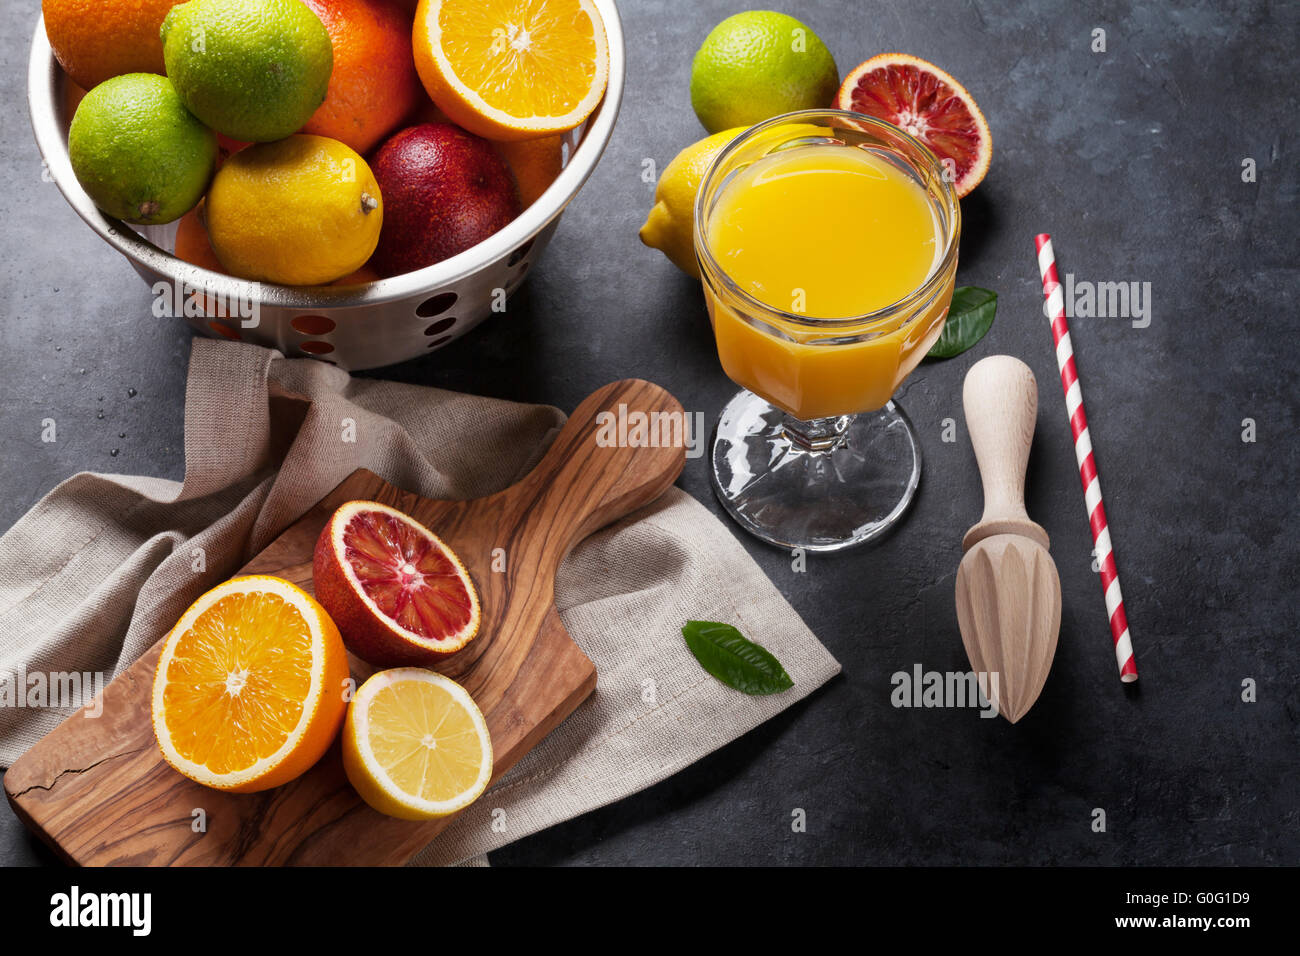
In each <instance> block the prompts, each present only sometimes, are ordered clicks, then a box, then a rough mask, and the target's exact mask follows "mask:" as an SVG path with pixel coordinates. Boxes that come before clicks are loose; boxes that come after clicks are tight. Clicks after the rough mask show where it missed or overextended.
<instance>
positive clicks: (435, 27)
mask: <svg viewBox="0 0 1300 956" xmlns="http://www.w3.org/2000/svg"><path fill="white" fill-rule="evenodd" d="M412 44H413V47H414V51H415V67H416V69H417V70H418V71H419V73H420V79H421V80H422V81H423V82H424V88H425V89H426V90H428V91H429V96H430V98H431V99H432V100H433V101H434V102H435V103H436V104H438V108H439V109H440V110H442V112H443V113H445V114H446V115H447V116H448V117H449V118H450V119H451V120H452V121H453V122H455V123H456V124H458V125H459V126H461V127H463V128H465V129H467V130H469V131H470V132H471V133H477V134H478V135H479V136H483V137H486V138H488V139H495V140H512V139H533V138H535V137H538V136H546V135H548V134H551V133H562V132H564V131H565V130H569V129H573V128H574V127H575V126H577V125H578V124H579V123H581V122H582V121H583V120H585V119H586V118H587V117H588V116H589V115H591V112H592V110H594V109H595V108H596V105H597V104H598V103H599V102H600V98H601V96H603V95H604V92H605V86H606V84H607V83H608V82H609V40H608V38H607V37H606V36H605V26H604V24H603V22H602V21H601V19H600V13H599V12H598V11H597V10H596V7H595V4H593V3H592V2H591V0H420V4H419V6H418V7H417V8H416V11H415V26H414V31H413V36H412Z"/></svg>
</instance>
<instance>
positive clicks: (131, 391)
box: [126, 388, 136, 398]
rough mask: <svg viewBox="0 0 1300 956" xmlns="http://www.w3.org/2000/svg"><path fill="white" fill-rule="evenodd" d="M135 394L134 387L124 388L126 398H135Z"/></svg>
mask: <svg viewBox="0 0 1300 956" xmlns="http://www.w3.org/2000/svg"><path fill="white" fill-rule="evenodd" d="M135 396H136V391H135V389H133V388H128V389H127V390H126V397H127V398H135Z"/></svg>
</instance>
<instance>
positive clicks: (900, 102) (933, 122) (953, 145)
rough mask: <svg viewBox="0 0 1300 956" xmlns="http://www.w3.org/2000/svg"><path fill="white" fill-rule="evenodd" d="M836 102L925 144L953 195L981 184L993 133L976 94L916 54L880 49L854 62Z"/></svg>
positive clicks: (990, 156) (989, 156)
mask: <svg viewBox="0 0 1300 956" xmlns="http://www.w3.org/2000/svg"><path fill="white" fill-rule="evenodd" d="M835 106H836V107H837V108H838V109H842V110H852V111H853V112H855V113H865V114H866V115H867V116H874V117H875V118H876V119H882V120H884V121H885V122H887V123H893V124H894V125H895V126H897V127H898V128H899V129H901V130H903V131H905V132H907V133H911V134H912V135H913V136H915V137H916V138H917V139H919V140H920V141H921V142H923V143H924V144H925V145H926V146H928V147H930V151H931V152H933V153H934V154H935V155H936V156H938V157H939V160H940V161H941V162H942V163H943V164H944V167H945V169H946V171H947V175H948V176H949V177H951V180H952V184H953V187H954V188H955V189H956V191H957V196H958V198H961V197H963V196H965V195H967V194H968V193H969V192H970V191H971V190H973V189H974V188H975V187H976V186H978V185H979V184H980V182H981V181H982V180H983V179H984V174H985V173H987V172H988V169H989V163H990V162H991V161H992V159H993V134H992V133H991V132H989V124H988V122H987V121H986V120H985V119H984V114H983V113H982V112H980V108H979V106H978V105H977V104H976V103H975V98H974V97H973V96H971V95H970V94H969V93H968V92H966V88H965V87H964V86H962V85H961V84H960V83H958V82H957V81H956V80H955V79H953V77H952V75H951V74H949V73H947V72H946V71H944V70H941V69H940V68H939V67H937V66H935V65H934V64H933V63H931V62H929V61H928V60H923V59H921V58H920V57H919V56H909V55H908V54H906V53H881V54H880V55H879V56H873V57H872V58H871V59H869V60H867V61H866V62H865V63H860V64H858V66H857V67H855V68H854V69H853V70H852V71H850V73H849V75H848V76H846V77H845V78H844V83H843V85H841V86H840V91H839V93H838V95H837V96H836V97H835Z"/></svg>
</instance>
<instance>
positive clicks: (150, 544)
mask: <svg viewBox="0 0 1300 956" xmlns="http://www.w3.org/2000/svg"><path fill="white" fill-rule="evenodd" d="M347 420H351V422H353V423H354V427H353V428H352V429H351V431H352V432H353V433H354V437H355V441H353V442H347V441H343V440H341V436H342V435H343V434H344V430H345V429H347V428H348V427H349V426H348V421H347ZM563 421H564V416H563V415H562V414H561V413H560V412H558V411H557V410H555V409H553V408H550V407H547V406H534V405H520V404H515V403H512V402H504V401H498V400H495V399H487V398H480V397H474V396H468V395H461V394H457V393H453V392H446V391H441V390H438V389H432V388H423V387H419V386H413V385H401V384H395V383H390V382H376V381H370V380H363V379H353V378H351V377H350V376H348V375H347V373H345V372H343V371H341V370H339V369H337V368H333V367H332V366H329V365H326V364H324V363H321V362H316V361H313V360H310V359H292V360H291V359H286V358H284V357H282V356H281V355H280V354H279V353H277V352H272V351H268V350H266V349H261V348H257V347H254V346H250V345H243V344H240V343H234V342H219V341H213V340H209V339H195V341H194V346H193V352H192V355H191V360H190V370H189V381H188V384H187V388H186V396H185V479H184V481H183V482H179V483H178V482H174V481H167V480H163V479H159V478H141V477H128V476H122V475H97V474H89V473H83V474H79V475H75V476H73V477H72V478H69V479H68V480H67V481H65V482H63V483H62V484H60V485H59V486H58V487H57V488H55V489H54V490H53V491H52V492H50V493H49V494H48V495H46V497H45V498H44V499H42V500H41V501H40V502H39V503H37V505H36V506H35V507H34V508H32V510H31V511H30V512H28V513H27V514H26V515H25V516H24V517H23V518H21V519H20V520H19V521H18V523H17V524H15V525H14V527H13V528H11V529H10V530H9V531H8V532H7V533H6V534H5V535H4V536H3V537H0V674H3V673H4V672H8V673H9V674H16V673H21V672H24V671H25V672H26V673H28V674H31V673H34V672H51V671H83V672H84V671H90V672H103V673H104V675H105V680H108V679H109V678H110V677H111V675H112V674H114V673H116V672H117V671H119V670H121V669H122V668H124V667H126V666H127V665H128V664H130V663H131V661H133V660H134V659H135V658H136V657H138V656H139V655H140V654H142V653H143V652H144V651H145V650H147V649H148V648H149V647H150V646H152V645H153V643H154V642H155V641H157V640H158V638H159V637H161V636H162V635H163V634H164V633H166V631H167V630H168V629H169V628H170V627H171V625H172V624H174V623H175V621H176V619H177V618H179V617H180V615H181V613H182V612H183V611H184V610H185V608H186V607H188V606H189V604H190V603H191V602H192V601H193V600H194V599H195V598H196V597H198V595H199V594H201V593H202V592H203V591H205V590H206V589H208V588H210V587H212V586H213V585H215V584H217V583H218V582H220V581H221V580H223V579H225V578H227V577H229V576H230V575H231V574H233V573H234V572H235V571H236V570H237V569H238V568H239V567H241V566H242V565H243V564H244V563H246V562H247V561H248V560H249V559H250V558H251V557H253V556H254V555H255V554H257V553H258V552H259V551H260V550H261V549H262V548H264V547H265V546H266V545H267V544H268V543H269V542H270V541H271V540H273V539H274V538H275V537H276V536H277V535H278V534H279V533H280V532H281V531H282V530H283V529H284V528H285V527H286V526H288V525H289V524H291V523H292V522H293V521H294V520H296V519H297V518H298V517H299V516H300V515H301V514H302V513H303V512H305V511H306V510H307V509H308V508H310V507H311V506H312V505H314V504H315V503H316V502H317V501H319V500H320V499H321V498H322V497H324V496H325V495H326V494H327V493H328V492H329V491H330V490H331V489H332V488H334V486H336V485H337V484H338V483H339V482H340V481H342V480H343V479H344V478H346V477H347V476H348V475H349V474H351V473H352V471H354V470H355V469H356V468H359V467H365V468H369V469H370V470H371V471H373V472H375V473H376V474H378V475H380V476H381V477H383V478H384V479H386V480H387V481H389V482H390V483H392V484H394V485H397V486H398V487H401V488H404V489H407V490H409V491H414V492H417V493H419V494H422V495H425V496H426V497H431V498H470V497H477V496H480V495H485V494H489V493H491V492H493V491H497V490H499V489H501V488H503V487H506V486H507V485H509V484H511V483H512V482H513V481H515V480H517V479H518V478H520V477H521V476H522V475H524V474H525V473H526V472H527V471H528V469H529V468H530V467H531V466H532V465H533V464H534V463H535V462H536V461H537V459H538V458H539V457H540V455H541V453H542V452H543V451H544V450H545V448H546V447H547V445H548V444H549V442H550V440H551V439H552V438H553V437H554V435H555V432H556V430H557V429H558V427H559V426H560V425H561V424H563ZM469 436H472V439H471V438H470V437H469ZM200 553H201V555H202V561H201V570H195V568H196V566H197V565H198V564H199V562H197V561H196V556H197V555H199V554H200ZM555 591H556V605H557V607H558V609H559V611H560V616H561V619H562V620H563V621H564V624H565V626H566V627H567V628H568V630H569V633H570V634H571V635H572V636H573V638H574V640H576V641H577V642H578V644H579V645H580V646H581V647H582V649H583V650H584V651H585V652H586V654H587V655H588V656H589V657H590V658H591V659H592V661H594V662H595V664H596V668H597V673H598V675H599V676H598V686H597V689H596V692H595V693H594V694H593V695H592V697H591V698H589V699H588V700H587V701H586V702H585V703H584V704H583V705H582V706H581V707H579V709H578V710H577V711H576V712H575V713H574V714H573V715H572V716H571V717H570V718H569V719H568V720H567V721H565V722H564V724H562V725H561V726H560V727H559V728H558V729H557V730H556V731H555V732H553V733H552V734H551V735H550V736H549V737H547V738H546V739H545V740H544V741H543V742H542V743H541V744H540V745H539V746H538V747H536V748H535V749H534V750H533V751H532V752H531V753H530V754H528V755H527V756H526V757H525V758H524V759H523V760H522V761H520V763H519V764H517V765H516V766H515V767H514V769H513V770H511V772H510V773H508V774H507V775H506V776H505V777H503V778H502V779H501V780H500V781H499V782H498V783H497V784H496V785H495V786H494V787H493V788H492V789H491V790H489V791H488V792H487V793H486V794H485V795H484V796H483V797H482V798H481V799H480V800H479V801H478V802H477V803H476V804H474V805H473V806H472V807H471V808H470V809H469V810H467V811H466V812H465V813H463V814H461V816H460V817H458V818H457V820H456V821H455V822H454V823H453V824H452V826H451V827H449V828H448V829H447V830H446V831H444V833H443V834H442V835H440V836H439V837H438V839H437V840H435V841H434V842H433V843H432V844H431V845H430V846H429V847H427V848H426V849H425V850H424V851H422V852H421V853H420V854H419V855H418V856H417V858H416V860H415V862H418V863H424V864H449V863H457V862H462V861H465V860H469V859H471V858H475V857H477V856H478V855H479V854H483V853H486V852H488V851H490V850H493V849H496V848H498V847H501V846H503V845H505V844H507V843H509V842H512V841H513V840H517V839H519V838H521V837H524V836H527V835H528V834H530V833H535V832H536V831H538V830H540V829H542V828H544V827H548V826H551V825H552V824H555V823H558V822H560V821H562V820H566V819H570V818H572V817H575V816H577V815H579V814H581V813H585V812H587V811H588V810H593V809H595V808H597V807H600V806H604V805H606V804H608V803H611V802H613V801H615V800H618V799H621V798H622V797H625V796H628V795H630V794H632V793H635V792H636V791H638V790H641V789H643V788H645V787H648V786H650V785H651V784H653V783H656V782H657V781H659V780H662V779H664V778H665V777H667V776H669V775H670V774H672V773H674V772H675V771H677V770H680V769H681V768H683V767H685V766H687V765H688V764H690V763H692V762H694V761H695V760H698V759H699V758H700V757H702V756H704V755H705V754H708V753H710V752H711V751H713V750H716V749H717V748H719V747H721V746H722V745H724V744H726V743H728V742H729V741H731V740H734V739H735V738H737V737H739V736H740V735H741V734H743V733H745V732H746V731H747V730H750V729H751V728H753V727H755V726H756V725H758V724H759V723H761V722H762V721H764V720H766V719H767V718H768V717H771V716H772V715H773V714H775V713H777V712H778V711H780V710H782V709H784V708H786V707H788V706H790V705H791V704H793V703H794V702H795V701H796V700H798V699H800V698H801V697H803V696H805V695H807V694H808V693H810V692H811V691H812V690H814V689H815V688H817V687H818V686H819V685H821V684H822V683H824V682H825V681H826V680H828V679H829V678H830V677H831V676H833V675H834V674H835V673H837V672H838V671H839V665H838V664H837V663H836V661H835V660H834V658H832V657H831V655H830V654H829V653H828V652H827V651H826V649H825V648H824V647H822V645H821V644H820V643H819V642H818V641H817V639H816V638H815V637H814V636H813V634H812V632H810V631H809V630H808V628H807V627H806V626H805V625H804V623H803V622H802V621H801V620H800V619H799V616H798V615H797V614H796V613H795V612H794V610H793V609H792V608H791V607H790V606H789V604H787V603H786V602H785V600H784V599H783V598H782V597H781V596H780V594H779V593H778V592H777V590H776V589H775V588H774V587H773V586H772V584H771V582H769V581H768V580H767V578H766V577H765V576H764V575H763V573H762V572H761V571H760V570H759V568H758V566H757V565H755V564H754V562H753V561H752V560H751V559H750V558H749V556H748V555H747V554H745V552H744V549H742V548H741V547H740V545H739V544H738V543H737V542H736V540H735V539H734V537H733V536H732V533H731V531H730V529H728V528H726V527H724V526H723V525H722V524H721V523H720V522H719V521H718V520H717V519H715V518H714V517H713V515H712V514H711V513H710V512H708V511H707V510H706V509H705V508H704V507H703V506H701V505H700V504H699V503H698V502H696V501H695V500H694V499H693V498H691V497H690V496H689V495H687V494H685V493H684V492H682V491H680V490H679V489H676V488H673V489H670V490H669V492H668V493H667V494H666V495H664V496H663V498H661V499H660V500H659V501H658V502H656V503H655V504H653V505H651V506H649V507H647V508H645V509H643V510H642V511H640V512H638V513H637V514H635V515H632V516H630V517H629V518H627V519H625V520H624V521H621V522H619V523H618V524H615V525H613V526H611V527H609V528H607V529H605V530H603V531H601V532H599V533H597V534H595V535H593V536H592V537H591V538H589V539H587V540H586V541H585V542H583V543H581V544H579V545H578V547H577V548H575V549H574V551H573V553H572V555H570V557H569V558H568V559H567V560H566V561H565V562H564V564H563V566H562V567H561V569H560V573H559V575H558V577H557V580H556V587H555ZM691 618H696V619H704V620H718V621H726V622H730V623H733V624H735V625H736V626H737V627H739V628H740V629H741V631H742V632H744V633H745V634H746V636H748V637H750V638H751V639H753V640H756V641H758V642H759V643H760V644H763V645H764V646H765V647H767V648H768V649H769V650H771V651H772V652H773V653H774V654H776V656H777V657H778V658H780V660H781V662H782V663H783V664H784V665H785V668H786V670H787V671H788V672H789V674H790V676H791V678H792V679H793V680H794V687H793V688H792V689H791V690H789V691H786V692H785V693H782V694H778V695H774V696H770V697H747V696H745V695H744V694H740V693H738V692H736V691H733V690H731V689H730V688H728V687H725V686H724V685H722V684H720V683H718V682H717V681H715V680H714V679H713V678H711V677H709V676H708V675H707V674H705V672H704V671H703V670H702V669H701V668H700V666H699V665H698V663H696V661H695V660H694V658H693V657H691V655H690V653H689V652H688V650H687V649H686V645H685V643H684V641H683V640H682V637H681V633H680V628H681V626H682V624H683V623H684V622H685V621H686V620H688V619H691ZM67 712H68V711H67V710H55V709H32V708H8V707H5V708H0V766H5V767H7V766H9V765H10V764H11V763H12V762H13V761H14V760H15V759H16V758H17V757H18V755H19V754H21V753H22V752H23V751H24V750H26V749H27V748H28V747H30V746H31V745H32V744H34V743H35V742H36V741H37V740H38V739H40V737H41V736H42V735H44V734H45V733H47V732H48V731H50V730H51V729H53V728H54V727H55V726H56V725H57V724H58V723H59V721H60V720H62V718H63V717H64V716H66V714H67Z"/></svg>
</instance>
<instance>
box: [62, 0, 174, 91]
mask: <svg viewBox="0 0 1300 956" xmlns="http://www.w3.org/2000/svg"><path fill="white" fill-rule="evenodd" d="M179 2H181V0H42V2H41V12H42V13H43V14H44V15H45V35H46V36H47V37H49V40H50V47H51V48H52V49H53V50H54V56H55V57H56V58H57V59H58V61H59V63H60V64H61V65H62V66H63V69H64V72H66V73H67V74H68V76H70V77H72V79H73V81H74V82H75V83H76V84H77V85H78V86H81V87H83V88H85V89H87V90H89V89H92V88H94V87H96V86H98V85H99V84H100V83H103V82H104V81H105V80H107V79H111V78H112V77H115V76H121V75H122V74H123V73H162V72H164V67H163V52H162V40H161V39H160V38H159V36H158V31H159V29H160V28H161V27H162V22H163V17H165V16H167V11H168V10H170V9H171V8H172V7H174V6H175V5H176V4H177V3H179Z"/></svg>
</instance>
